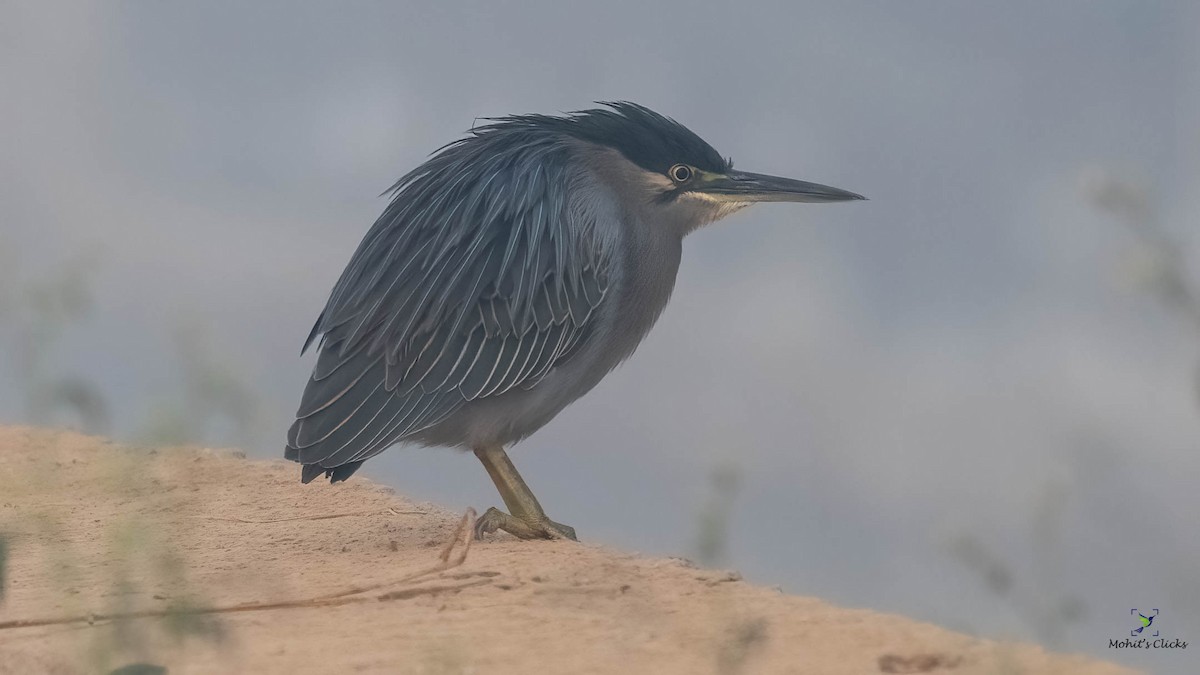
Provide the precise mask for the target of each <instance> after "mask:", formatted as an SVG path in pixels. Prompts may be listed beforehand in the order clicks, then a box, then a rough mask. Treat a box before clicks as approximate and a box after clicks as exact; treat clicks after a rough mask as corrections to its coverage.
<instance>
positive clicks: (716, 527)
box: [695, 460, 742, 567]
mask: <svg viewBox="0 0 1200 675" xmlns="http://www.w3.org/2000/svg"><path fill="white" fill-rule="evenodd" d="M741 482H742V472H741V469H740V468H739V467H738V465H737V464H736V463H734V461H733V460H724V461H722V462H720V463H718V464H717V465H716V466H715V467H713V469H712V472H711V473H710V474H709V491H708V497H707V500H706V501H705V503H704V505H703V506H702V507H701V508H700V511H699V513H698V514H697V521H698V527H697V533H696V546H695V555H696V561H697V562H699V563H700V564H701V565H705V566H708V567H713V566H716V565H721V564H724V563H725V562H726V560H727V558H728V555H729V522H730V518H731V517H732V514H733V504H734V501H735V500H736V499H737V493H738V489H739V488H740V487H741Z"/></svg>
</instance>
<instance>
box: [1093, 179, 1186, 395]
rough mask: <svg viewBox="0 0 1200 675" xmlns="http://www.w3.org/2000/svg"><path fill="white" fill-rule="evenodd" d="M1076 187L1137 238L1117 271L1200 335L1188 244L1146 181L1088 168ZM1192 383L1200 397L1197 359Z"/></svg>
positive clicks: (1095, 206) (1094, 204) (1094, 205)
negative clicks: (1164, 214)
mask: <svg viewBox="0 0 1200 675" xmlns="http://www.w3.org/2000/svg"><path fill="white" fill-rule="evenodd" d="M1080 189H1081V192H1082V193H1083V196H1084V198H1085V199H1086V200H1087V201H1088V202H1089V203H1090V204H1091V205H1092V206H1093V207H1094V208H1096V209H1097V210H1098V211H1100V212H1101V213H1105V214H1107V215H1109V216H1111V217H1113V218H1114V219H1115V220H1117V222H1119V223H1121V224H1122V225H1123V226H1125V227H1126V228H1127V229H1128V230H1129V231H1130V232H1132V233H1133V235H1134V236H1135V237H1136V239H1137V243H1136V244H1135V248H1134V250H1133V251H1132V252H1131V254H1130V255H1129V256H1128V257H1127V258H1126V259H1125V260H1123V261H1122V272H1123V275H1122V276H1123V277H1124V278H1125V279H1126V280H1127V281H1129V282H1130V283H1131V285H1132V286H1133V287H1135V288H1137V289H1139V290H1142V291H1144V292H1146V293H1148V294H1149V295H1151V296H1153V297H1155V298H1156V299H1157V300H1158V301H1159V302H1161V303H1162V305H1163V306H1164V307H1166V308H1167V309H1168V310H1171V311H1174V312H1176V313H1178V314H1179V315H1181V316H1183V317H1184V318H1185V319H1187V320H1188V321H1189V322H1191V324H1192V326H1193V328H1194V329H1196V331H1197V337H1198V338H1200V285H1198V284H1197V282H1196V281H1194V280H1193V279H1192V277H1191V275H1190V274H1189V273H1188V268H1189V263H1190V261H1189V260H1188V259H1187V257H1186V254H1185V251H1187V250H1188V247H1186V246H1185V245H1184V242H1182V241H1180V240H1179V239H1178V238H1177V237H1175V236H1174V235H1172V234H1171V232H1170V231H1169V230H1168V229H1167V228H1166V227H1164V226H1163V224H1162V219H1161V217H1160V216H1159V213H1158V209H1157V208H1155V206H1154V203H1155V200H1154V199H1153V197H1152V190H1151V188H1150V186H1149V185H1148V184H1147V183H1145V182H1142V181H1138V180H1135V179H1133V178H1130V177H1128V176H1124V175H1121V174H1118V173H1117V172H1114V171H1110V170H1106V169H1100V168H1092V169H1089V170H1087V171H1085V172H1084V173H1083V175H1082V177H1081V179H1080ZM1194 387H1195V395H1196V398H1197V401H1198V402H1200V361H1198V363H1197V365H1196V368H1195V378H1194Z"/></svg>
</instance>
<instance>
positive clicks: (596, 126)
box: [474, 101, 732, 173]
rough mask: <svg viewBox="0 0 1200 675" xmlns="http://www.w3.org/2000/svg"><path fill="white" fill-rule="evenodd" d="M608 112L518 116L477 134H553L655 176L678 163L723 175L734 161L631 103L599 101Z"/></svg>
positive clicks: (494, 122) (673, 123)
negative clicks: (609, 152) (607, 151)
mask: <svg viewBox="0 0 1200 675" xmlns="http://www.w3.org/2000/svg"><path fill="white" fill-rule="evenodd" d="M599 103H600V104H601V105H604V106H607V108H595V109H592V110H579V111H576V112H572V113H568V114H566V115H563V116H561V117H559V116H552V115H513V116H510V117H500V118H494V119H492V120H490V121H491V122H492V124H489V125H487V126H484V127H476V129H475V130H474V131H475V132H476V133H477V134H478V133H480V132H488V131H501V130H512V129H514V128H518V129H525V130H529V131H534V130H551V131H557V132H561V133H565V134H567V135H570V136H574V137H575V138H579V139H581V140H584V141H588V142H590V143H595V144H597V145H604V146H607V147H610V148H613V149H615V150H618V151H619V152H620V153H621V154H622V155H624V156H625V157H626V158H627V159H628V160H629V161H631V162H633V163H635V164H637V165H638V166H640V167H642V168H643V169H646V170H647V171H654V172H656V173H665V172H666V171H667V169H669V168H671V166H673V165H675V164H680V163H682V164H690V165H691V166H694V167H696V168H698V169H701V170H703V171H712V172H715V173H723V172H725V171H728V170H729V169H730V167H731V166H732V162H730V161H729V160H727V159H725V158H723V157H721V154H720V153H719V152H717V151H716V150H714V149H713V147H712V146H711V145H709V144H708V143H706V142H705V141H704V139H702V138H700V137H699V136H697V135H696V134H695V133H693V132H692V130H691V129H688V128H687V127H685V126H683V125H682V124H680V123H679V122H676V121H675V120H673V119H671V118H669V117H664V116H662V115H660V114H658V113H656V112H654V111H653V110H651V109H649V108H647V107H645V106H641V105H638V104H636V103H630V102H628V101H612V102H609V101H600V102H599Z"/></svg>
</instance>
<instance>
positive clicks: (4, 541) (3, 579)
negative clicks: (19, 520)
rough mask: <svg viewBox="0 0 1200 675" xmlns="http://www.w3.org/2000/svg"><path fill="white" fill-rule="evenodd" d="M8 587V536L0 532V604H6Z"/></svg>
mask: <svg viewBox="0 0 1200 675" xmlns="http://www.w3.org/2000/svg"><path fill="white" fill-rule="evenodd" d="M7 587H8V535H6V534H4V533H3V532H0V604H4V589H5V588H7Z"/></svg>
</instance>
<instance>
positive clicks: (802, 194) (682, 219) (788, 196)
mask: <svg viewBox="0 0 1200 675" xmlns="http://www.w3.org/2000/svg"><path fill="white" fill-rule="evenodd" d="M603 105H606V106H608V108H607V109H596V110H586V111H582V112H578V113H574V114H572V115H570V116H568V117H562V118H552V119H555V120H558V121H560V123H561V124H562V130H563V131H565V132H567V133H568V134H570V135H572V136H574V137H576V138H579V139H580V140H583V141H586V142H588V143H590V144H593V145H594V146H599V147H600V148H603V149H605V150H606V151H607V152H602V153H595V156H594V158H593V159H592V160H591V161H592V162H593V163H594V164H596V165H599V168H600V169H601V170H602V171H604V172H605V173H607V174H609V175H611V176H616V178H617V180H616V185H617V189H618V190H619V193H620V196H621V198H623V199H626V200H637V201H640V202H642V203H644V205H645V208H646V209H649V210H650V211H651V213H654V214H657V215H660V216H662V217H664V218H665V219H667V220H670V221H673V222H677V223H680V224H681V225H682V227H683V228H684V231H685V232H686V231H690V230H692V229H695V228H696V227H699V226H701V225H704V224H706V223H709V222H712V221H714V220H717V219H719V218H722V217H724V216H726V215H728V214H730V213H732V212H734V211H737V210H738V209H741V208H744V207H746V206H749V205H751V204H754V203H756V202H841V201H850V200H856V199H864V197H863V196H862V195H858V194H855V193H853V192H847V191H846V190H840V189H838V188H835V187H829V186H827V185H820V184H817V183H809V182H806V181H802V180H794V179H791V178H781V177H779V176H768V175H765V174H758V173H750V172H748V171H739V170H736V169H734V168H733V163H732V161H730V160H729V159H726V158H724V157H722V156H721V154H720V153H718V152H717V151H716V150H714V149H713V147H712V146H711V145H709V144H708V143H706V142H705V141H704V139H702V138H700V137H699V136H697V135H696V134H695V133H693V132H692V131H691V130H690V129H688V128H687V127H685V126H683V125H682V124H680V123H678V122H676V121H675V120H673V119H670V118H667V117H663V116H662V115H659V114H658V113H656V112H654V111H652V110H650V109H649V108H645V107H643V106H640V105H637V104H634V103H628V102H617V103H604V104H603Z"/></svg>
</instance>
